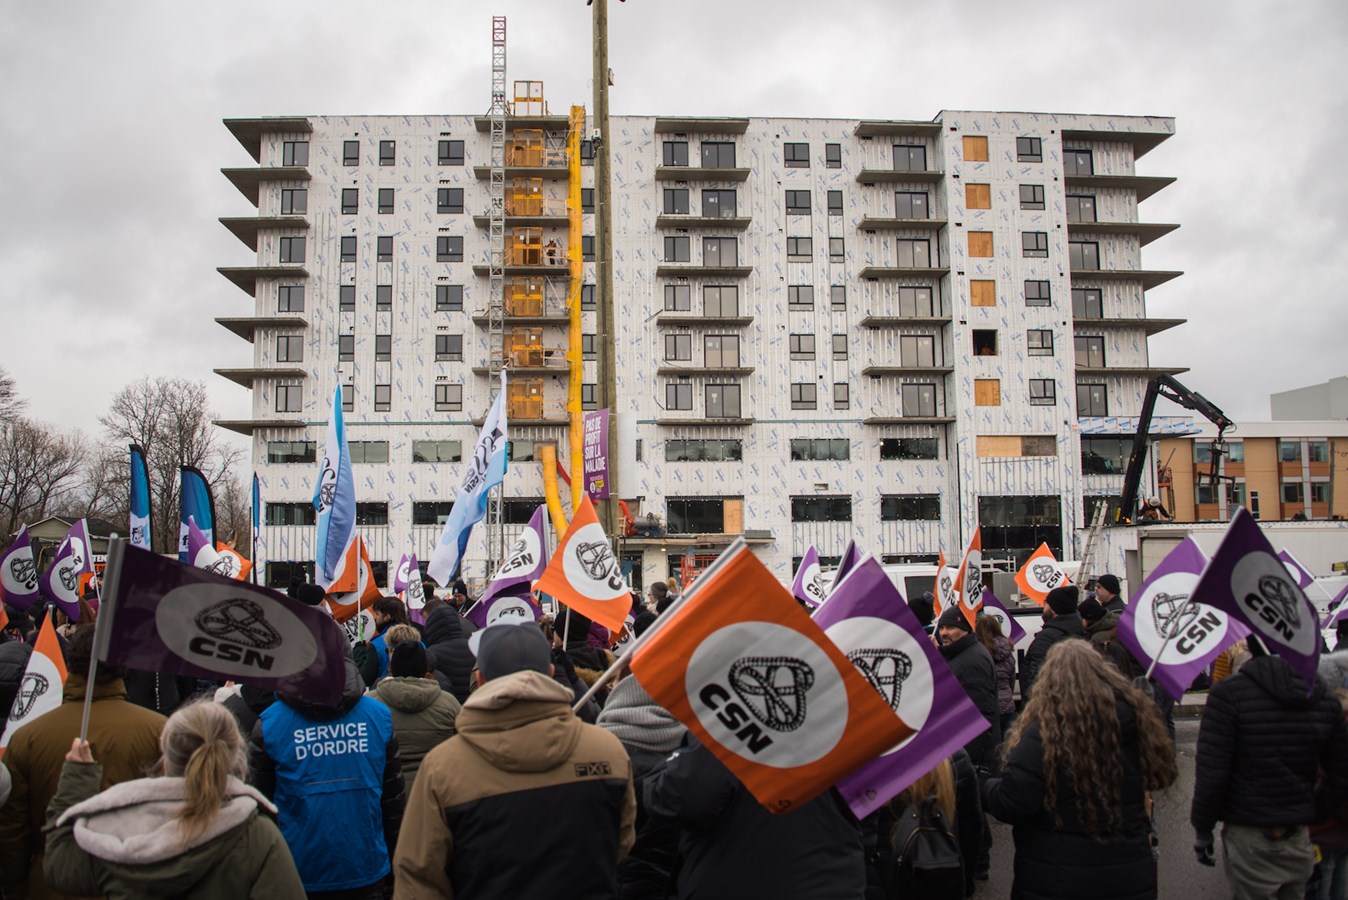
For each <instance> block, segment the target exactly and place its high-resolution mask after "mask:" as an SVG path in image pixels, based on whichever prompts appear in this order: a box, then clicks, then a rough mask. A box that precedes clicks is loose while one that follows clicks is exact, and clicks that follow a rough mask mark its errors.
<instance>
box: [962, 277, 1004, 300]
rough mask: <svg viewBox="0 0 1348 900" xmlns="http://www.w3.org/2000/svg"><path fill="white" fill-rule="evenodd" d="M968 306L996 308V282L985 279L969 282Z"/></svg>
mask: <svg viewBox="0 0 1348 900" xmlns="http://www.w3.org/2000/svg"><path fill="white" fill-rule="evenodd" d="M969 305H970V306H996V305H997V282H995V281H990V280H987V279H979V278H976V279H973V280H971V281H970V282H969Z"/></svg>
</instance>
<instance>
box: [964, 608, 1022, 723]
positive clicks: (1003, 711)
mask: <svg viewBox="0 0 1348 900" xmlns="http://www.w3.org/2000/svg"><path fill="white" fill-rule="evenodd" d="M974 634H975V635H977V637H978V642H979V643H980V644H982V645H983V646H984V647H986V648H987V651H988V653H989V654H991V655H992V663H993V665H994V666H996V667H997V724H998V726H999V728H998V731H999V733H1000V734H1002V735H1003V736H1004V735H1005V734H1006V733H1007V730H1008V729H1009V728H1010V727H1011V720H1012V719H1014V718H1015V717H1016V698H1015V694H1014V690H1015V683H1016V651H1015V649H1014V648H1013V647H1012V646H1011V641H1010V640H1009V639H1008V638H1006V637H1005V636H1003V634H1002V623H1001V622H1000V621H998V620H997V618H996V617H995V616H979V617H978V619H977V620H975V622H974Z"/></svg>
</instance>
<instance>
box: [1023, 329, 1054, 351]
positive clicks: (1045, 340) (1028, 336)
mask: <svg viewBox="0 0 1348 900" xmlns="http://www.w3.org/2000/svg"><path fill="white" fill-rule="evenodd" d="M1025 355H1026V356H1052V355H1053V332H1052V331H1050V330H1049V329H1047V328H1031V329H1030V330H1029V331H1027V332H1025Z"/></svg>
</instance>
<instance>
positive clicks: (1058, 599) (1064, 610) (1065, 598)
mask: <svg viewBox="0 0 1348 900" xmlns="http://www.w3.org/2000/svg"><path fill="white" fill-rule="evenodd" d="M1078 596H1079V595H1078V592H1077V588H1076V585H1074V584H1066V585H1063V586H1062V587H1058V588H1054V589H1053V590H1051V591H1049V592H1048V599H1047V600H1045V601H1044V602H1045V603H1046V604H1048V605H1049V607H1051V608H1052V609H1053V611H1054V612H1055V613H1057V614H1058V615H1060V616H1070V615H1071V614H1072V613H1074V612H1076V611H1077V597H1078Z"/></svg>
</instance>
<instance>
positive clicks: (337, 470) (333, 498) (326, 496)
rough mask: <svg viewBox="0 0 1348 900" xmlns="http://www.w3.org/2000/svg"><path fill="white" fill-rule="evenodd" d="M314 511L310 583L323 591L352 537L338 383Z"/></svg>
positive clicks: (352, 498)
mask: <svg viewBox="0 0 1348 900" xmlns="http://www.w3.org/2000/svg"><path fill="white" fill-rule="evenodd" d="M314 509H316V510H318V539H317V541H316V544H315V546H316V548H317V549H316V550H315V551H314V581H316V582H317V583H318V584H319V585H320V586H322V587H325V588H326V587H328V586H329V585H330V584H332V582H333V579H335V578H336V577H337V567H338V566H340V565H341V562H342V556H343V555H344V554H345V553H346V548H347V545H348V544H350V543H351V540H352V538H354V537H355V536H356V480H355V478H353V477H352V476H351V449H350V447H348V446H347V443H346V422H345V420H344V419H343V418H342V385H341V383H340V382H338V384H337V390H336V391H335V392H333V395H332V416H331V418H329V419H328V438H327V442H326V443H325V444H324V445H323V459H322V461H321V462H320V463H319V465H318V483H317V484H316V485H315V486H314Z"/></svg>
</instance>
